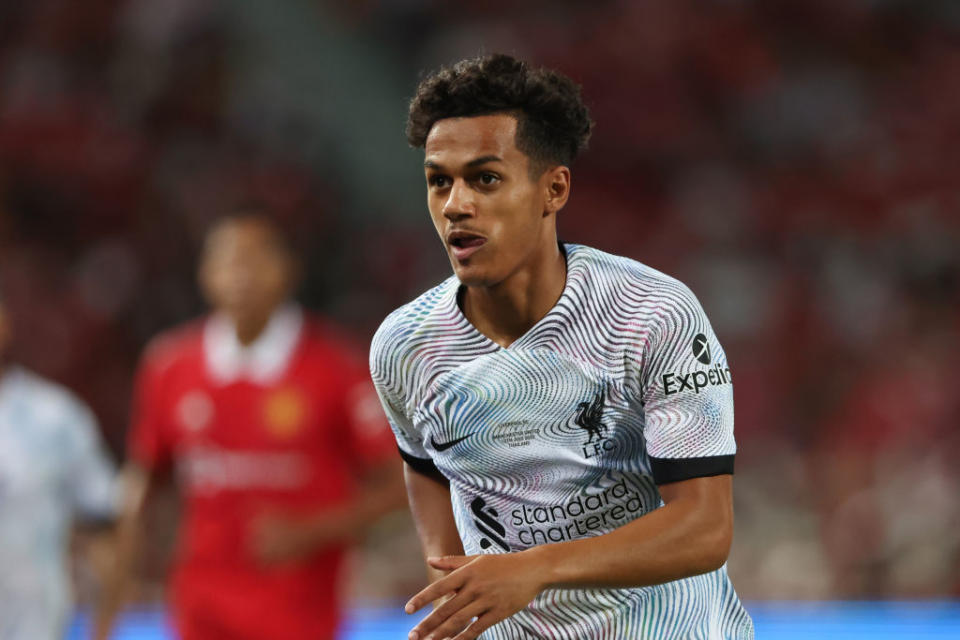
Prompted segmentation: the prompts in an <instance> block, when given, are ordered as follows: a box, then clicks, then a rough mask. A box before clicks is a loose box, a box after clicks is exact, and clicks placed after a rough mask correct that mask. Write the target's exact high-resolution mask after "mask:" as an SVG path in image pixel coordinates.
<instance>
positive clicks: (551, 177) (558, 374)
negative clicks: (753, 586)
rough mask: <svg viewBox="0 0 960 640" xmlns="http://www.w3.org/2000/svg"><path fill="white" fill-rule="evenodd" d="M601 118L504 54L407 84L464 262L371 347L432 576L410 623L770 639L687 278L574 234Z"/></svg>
mask: <svg viewBox="0 0 960 640" xmlns="http://www.w3.org/2000/svg"><path fill="white" fill-rule="evenodd" d="M638 117H642V116H638ZM591 126H592V124H591V122H590V119H589V116H588V113H587V109H586V108H585V107H584V105H583V103H582V102H581V98H580V93H579V88H578V87H577V86H576V85H575V84H574V83H573V82H572V81H571V80H570V79H568V78H566V77H565V76H563V75H560V74H559V73H556V72H554V71H549V70H543V69H533V68H531V67H529V66H527V65H526V64H525V63H523V62H520V61H518V60H516V59H514V58H511V57H508V56H504V55H493V56H487V57H483V58H478V59H472V60H465V61H462V62H460V63H458V64H457V65H455V66H453V67H452V68H444V69H441V70H439V71H438V72H436V73H434V74H432V75H430V76H429V77H427V78H426V79H425V80H423V81H422V82H421V83H420V85H419V87H418V89H417V93H416V96H415V97H414V99H413V101H412V102H411V106H410V114H409V121H408V128H407V136H408V139H409V141H410V143H411V144H412V145H413V146H416V147H423V148H424V150H425V160H424V171H425V174H426V182H427V203H428V207H429V209H430V215H431V217H432V219H433V223H434V225H435V227H436V229H437V232H438V233H439V235H440V238H441V240H442V241H443V244H444V247H445V249H446V251H447V253H448V254H449V257H450V262H451V265H452V266H453V270H454V273H455V277H452V278H450V279H448V280H446V281H445V282H443V283H442V284H440V285H439V286H438V287H436V288H434V289H431V290H430V291H428V292H427V293H425V294H423V295H422V296H420V297H419V298H417V299H416V300H414V301H413V302H411V303H409V304H407V305H406V306H404V307H401V308H400V309H398V310H397V311H395V312H393V313H392V314H391V315H390V316H389V317H388V318H387V319H386V320H385V321H384V323H383V325H382V326H381V327H380V329H379V331H378V332H377V334H376V336H375V338H374V340H373V346H372V350H371V356H370V359H371V369H372V374H373V379H374V382H375V384H376V386H377V390H378V392H379V394H380V398H381V401H382V403H383V406H384V407H385V409H386V411H387V414H388V417H389V418H390V421H391V424H392V427H393V430H394V432H395V435H396V439H397V442H398V444H399V447H400V453H401V455H402V457H403V459H404V461H405V478H406V484H407V492H408V498H409V502H410V506H411V509H412V511H413V514H414V518H415V521H416V524H417V527H418V531H419V534H420V538H421V541H422V545H423V549H424V552H425V555H426V556H427V557H428V564H429V567H430V573H431V581H432V584H430V586H428V587H427V588H426V589H424V590H423V591H421V592H420V593H418V594H417V595H415V596H414V597H413V598H412V599H411V600H410V601H409V603H408V604H407V611H408V612H413V611H415V610H418V609H420V608H421V607H423V606H424V605H426V604H428V603H430V602H433V603H434V605H435V606H434V610H433V612H432V613H430V614H429V615H428V616H427V617H426V618H425V619H424V620H423V621H421V622H420V624H418V625H417V626H416V627H415V628H414V629H413V630H412V631H411V633H410V638H411V639H412V640H423V639H424V638H430V639H435V640H442V639H443V638H448V637H450V638H454V639H455V640H468V639H471V640H472V639H473V638H477V637H479V636H480V635H481V634H482V637H483V638H488V639H496V640H500V639H503V640H506V639H511V640H513V639H526V638H550V639H553V640H561V639H564V640H586V639H604V640H625V639H634V638H651V639H657V640H664V639H670V638H684V639H685V638H711V639H712V638H724V639H728V638H737V639H746V638H752V637H753V625H752V622H751V620H750V617H749V616H748V614H747V612H746V611H745V610H744V609H743V607H742V606H741V604H740V601H739V599H738V598H737V595H736V593H735V592H734V589H733V586H732V585H731V583H730V580H729V578H728V577H727V573H726V570H725V568H724V565H725V561H726V558H727V554H728V551H729V547H730V541H731V536H732V532H733V513H732V505H731V503H732V498H731V480H732V473H733V457H734V451H735V444H734V439H733V400H732V389H731V376H730V371H729V369H728V368H727V362H726V357H725V356H724V353H723V351H722V349H721V348H720V344H719V343H718V342H717V338H716V336H715V335H714V333H713V331H712V329H711V328H710V324H709V323H708V321H707V319H706V317H705V316H704V313H703V310H702V309H701V307H700V304H699V303H698V301H697V299H696V298H695V297H694V295H693V294H692V293H691V292H690V290H689V289H688V288H687V287H685V286H684V285H683V284H681V283H680V282H678V281H677V280H675V279H673V278H671V277H669V276H666V275H664V274H662V273H660V272H658V271H655V270H654V269H651V268H650V267H647V266H645V265H643V264H640V263H638V262H635V261H633V260H629V259H627V258H622V257H618V256H613V255H609V254H606V253H603V252H601V251H598V250H596V249H592V248H589V247H585V246H578V245H575V244H559V243H558V241H557V231H556V217H557V212H559V211H560V209H561V208H562V207H563V206H564V204H565V203H566V202H567V198H568V196H569V194H570V184H571V183H570V169H569V166H570V163H571V162H572V160H573V159H574V156H575V155H576V154H577V152H578V151H580V150H581V149H582V148H583V147H584V146H585V144H586V142H587V139H588V137H589V134H590V131H591ZM597 214H598V215H600V214H602V212H597Z"/></svg>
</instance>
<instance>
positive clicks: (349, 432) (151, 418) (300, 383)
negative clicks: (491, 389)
mask: <svg viewBox="0 0 960 640" xmlns="http://www.w3.org/2000/svg"><path fill="white" fill-rule="evenodd" d="M295 271H296V269H295V261H294V257H293V255H292V254H291V249H290V246H289V245H288V243H287V242H286V241H285V239H284V237H283V235H282V234H281V233H280V231H279V229H278V227H277V226H276V225H275V224H274V223H273V222H271V220H270V219H269V217H267V216H266V215H263V214H261V213H260V212H257V211H252V212H239V213H238V214H236V215H233V216H230V217H227V218H225V219H224V220H222V221H220V222H219V223H218V224H217V225H215V226H214V227H213V228H212V230H211V231H210V232H209V234H208V236H207V239H206V245H205V247H204V250H203V257H202V261H201V267H200V280H201V283H202V285H203V289H204V292H205V294H206V296H207V299H208V300H209V302H210V304H211V306H212V307H213V309H214V313H213V314H212V315H210V316H209V317H206V318H204V319H202V320H201V321H199V322H194V323H190V324H188V325H186V326H185V327H181V328H179V329H175V330H173V331H171V332H168V333H165V334H163V335H162V336H160V337H158V338H156V339H155V340H154V341H153V342H152V343H151V344H150V345H149V347H148V348H147V350H146V352H145V354H144V356H143V360H142V363H141V366H140V371H139V374H138V381H137V396H136V399H135V411H134V420H133V425H132V433H131V437H130V450H129V456H130V464H129V466H128V469H127V470H126V474H125V475H126V481H127V482H126V486H127V491H126V494H127V498H126V500H125V505H124V507H123V515H122V524H121V530H120V542H119V547H120V552H119V554H118V555H119V559H120V562H119V563H118V564H119V569H118V572H117V575H116V576H115V579H114V581H113V588H112V590H111V591H110V594H109V597H107V598H104V601H103V603H102V607H101V610H100V615H99V617H98V625H97V630H96V632H97V634H98V637H100V638H106V637H107V635H108V632H109V628H110V625H111V621H112V618H113V615H114V613H115V612H116V610H117V609H118V608H119V606H120V594H121V593H122V590H123V589H122V586H123V584H124V575H125V574H127V573H129V571H130V569H131V565H132V558H133V556H134V549H135V548H136V545H135V542H136V539H137V537H138V536H137V528H138V526H137V525H138V523H139V522H140V521H141V519H142V512H143V507H144V501H145V497H146V495H147V494H148V493H149V491H150V488H151V487H152V486H154V485H155V484H156V483H157V481H158V480H159V479H160V478H161V477H162V475H163V474H164V473H166V472H167V471H169V470H175V472H176V480H177V484H178V488H179V489H180V492H181V494H182V496H183V498H184V515H183V523H182V531H181V535H180V539H181V540H180V546H179V549H178V553H177V559H176V569H175V571H174V575H173V578H172V585H171V587H172V588H171V596H172V598H171V606H172V610H173V614H174V615H173V617H174V620H175V623H176V628H177V632H178V636H179V637H180V638H183V640H263V639H265V638H269V639H270V640H304V639H307V638H309V639H311V640H329V639H332V638H333V637H334V634H335V630H336V628H337V622H338V620H339V607H338V577H339V575H340V574H341V572H342V566H343V560H344V550H345V547H346V545H347V544H348V543H349V542H350V541H352V540H355V539H356V538H357V537H358V535H360V534H361V533H362V532H363V530H364V528H365V527H367V526H368V525H369V524H371V523H372V522H373V521H374V520H375V519H376V518H377V517H379V516H380V515H381V514H383V513H384V512H385V511H387V510H390V509H394V508H397V507H399V506H401V505H402V503H403V489H402V486H401V482H400V462H399V461H395V460H394V459H395V454H393V453H392V452H393V450H394V449H393V446H394V445H393V437H392V436H391V435H390V430H389V429H388V428H387V425H386V421H385V420H384V419H383V413H382V411H381V410H380V406H379V403H378V402H377V398H376V394H375V393H374V390H373V386H372V385H371V384H370V382H369V378H368V377H367V375H366V371H365V369H364V368H363V366H362V363H361V366H359V367H358V366H357V363H356V361H355V360H354V359H353V358H352V357H351V355H350V354H349V353H348V351H347V350H346V349H345V348H344V346H343V345H342V341H341V339H340V338H341V336H340V334H339V333H338V332H337V331H336V330H334V329H333V328H332V327H331V326H329V325H327V324H325V323H323V322H321V321H320V320H319V319H318V318H315V317H311V316H308V315H307V314H305V313H304V312H303V311H302V310H301V308H300V307H298V306H296V305H295V304H293V303H292V302H291V301H290V295H291V293H292V290H293V286H294V283H295ZM387 455H390V458H388V457H387ZM398 486H400V488H399V489H398V488H397V487H398Z"/></svg>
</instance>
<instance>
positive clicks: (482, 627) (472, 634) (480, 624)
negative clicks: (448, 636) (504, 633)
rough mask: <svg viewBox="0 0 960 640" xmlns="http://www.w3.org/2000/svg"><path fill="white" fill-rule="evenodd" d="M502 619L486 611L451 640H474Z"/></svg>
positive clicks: (500, 616)
mask: <svg viewBox="0 0 960 640" xmlns="http://www.w3.org/2000/svg"><path fill="white" fill-rule="evenodd" d="M503 618H504V616H502V615H498V614H496V613H494V612H493V611H488V612H486V613H484V614H482V615H481V616H479V617H478V618H477V619H476V620H474V621H473V623H472V624H471V625H470V626H469V627H467V628H466V629H464V630H463V631H461V632H460V633H459V634H457V635H455V636H453V638H452V640H476V638H477V637H478V636H479V635H480V634H481V633H483V632H484V631H486V630H487V629H489V628H490V627H492V626H493V625H495V624H497V623H498V622H500V621H501V620H503ZM442 637H443V636H437V638H442Z"/></svg>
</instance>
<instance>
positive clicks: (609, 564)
mask: <svg viewBox="0 0 960 640" xmlns="http://www.w3.org/2000/svg"><path fill="white" fill-rule="evenodd" d="M732 480H733V476H732V475H729V474H725V475H718V476H711V477H705V478H693V479H689V480H683V481H680V482H674V483H670V484H665V485H662V486H661V487H660V493H661V495H662V496H663V501H664V506H663V507H662V508H660V509H656V510H654V511H652V512H651V513H648V514H646V515H644V516H642V517H640V518H638V519H636V520H634V521H633V522H630V523H629V524H626V525H624V526H622V527H620V528H618V529H615V530H614V531H611V532H610V533H607V534H605V535H602V536H597V537H593V538H585V539H581V540H572V541H570V542H562V543H556V544H548V545H542V546H538V547H533V548H530V549H527V550H526V551H521V552H519V553H512V554H489V555H480V556H450V557H444V558H432V559H430V560H429V562H430V564H431V566H433V567H434V568H436V569H441V570H447V571H451V570H452V573H450V574H449V575H448V576H446V577H445V578H443V579H441V580H438V581H437V582H435V583H433V584H432V585H430V586H429V587H427V588H426V589H424V590H423V591H421V592H420V593H418V594H417V595H416V596H414V597H413V598H412V599H411V600H410V601H409V603H408V604H407V611H408V612H413V611H416V610H418V609H420V608H421V607H423V606H424V605H426V604H428V603H430V602H432V601H433V600H435V599H437V598H440V597H443V596H444V595H447V594H456V595H455V597H453V598H451V599H450V600H449V601H448V602H446V603H445V604H444V605H442V606H440V607H439V608H437V609H435V610H434V611H433V613H431V614H430V615H429V616H427V617H426V618H425V619H424V620H423V621H421V623H420V624H418V625H417V626H416V627H414V629H413V633H414V634H416V635H411V640H417V639H423V638H436V639H437V640H441V639H443V638H446V637H448V635H449V632H450V631H452V630H454V629H460V628H462V627H463V626H464V625H465V624H466V623H468V622H469V621H470V620H471V619H473V618H477V619H476V621H474V622H473V624H471V625H470V626H469V627H468V628H467V629H466V630H465V631H463V632H462V633H460V634H458V635H452V636H449V637H451V638H453V639H454V640H473V639H474V638H476V637H477V636H478V635H479V634H480V633H482V632H483V631H484V630H485V629H487V628H489V627H490V626H492V625H494V624H496V623H497V622H500V621H501V620H504V619H505V618H507V617H509V616H511V615H513V614H514V613H516V612H517V611H519V610H520V609H522V608H524V607H525V606H527V604H529V603H530V601H531V600H533V598H535V597H536V596H537V594H538V593H540V592H541V591H543V590H544V589H547V588H551V587H571V588H591V587H599V588H617V587H639V586H645V585H652V584H659V583H663V582H669V581H671V580H678V579H680V578H686V577H689V576H693V575H698V574H701V573H706V572H709V571H713V570H715V569H718V568H720V567H721V566H723V563H724V562H726V559H727V554H728V553H729V550H730V543H731V540H732V537H733V497H732V486H733V482H732ZM431 633H432V634H433V635H432V636H431V635H430V634H431ZM445 634H447V635H445Z"/></svg>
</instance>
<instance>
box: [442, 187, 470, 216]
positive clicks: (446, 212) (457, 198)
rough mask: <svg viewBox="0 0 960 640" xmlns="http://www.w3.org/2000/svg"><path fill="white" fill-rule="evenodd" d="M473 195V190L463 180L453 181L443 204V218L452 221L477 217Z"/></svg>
mask: <svg viewBox="0 0 960 640" xmlns="http://www.w3.org/2000/svg"><path fill="white" fill-rule="evenodd" d="M473 195H474V194H473V190H472V189H470V187H469V185H467V184H466V182H465V181H464V180H454V181H453V184H452V185H451V186H450V192H449V194H448V195H447V201H446V202H444V203H443V216H444V217H445V218H447V219H448V220H450V221H454V220H460V219H462V218H468V217H472V216H475V215H477V203H476V201H475V200H474V198H473Z"/></svg>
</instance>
